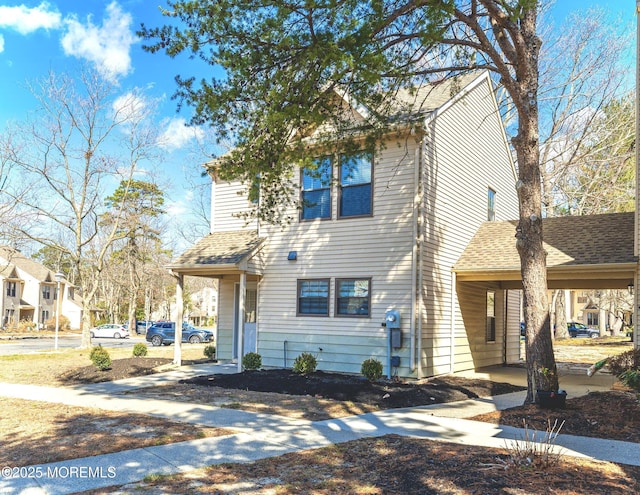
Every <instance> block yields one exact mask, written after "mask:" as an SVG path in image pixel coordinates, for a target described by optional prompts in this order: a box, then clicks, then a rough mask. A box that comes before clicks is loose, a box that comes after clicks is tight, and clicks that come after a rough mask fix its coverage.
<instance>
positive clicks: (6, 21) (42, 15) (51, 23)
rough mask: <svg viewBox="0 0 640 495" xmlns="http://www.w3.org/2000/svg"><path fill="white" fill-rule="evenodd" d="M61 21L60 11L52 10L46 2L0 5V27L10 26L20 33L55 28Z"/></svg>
mask: <svg viewBox="0 0 640 495" xmlns="http://www.w3.org/2000/svg"><path fill="white" fill-rule="evenodd" d="M61 22H62V16H61V15H60V12H58V11H56V10H52V9H51V8H50V5H49V4H48V3H47V2H42V3H41V4H40V5H38V6H37V7H27V6H26V5H18V6H17V7H7V6H0V28H10V29H13V30H15V31H18V32H19V33H20V34H29V33H32V32H33V31H36V30H38V29H56V28H58V27H60V25H61Z"/></svg>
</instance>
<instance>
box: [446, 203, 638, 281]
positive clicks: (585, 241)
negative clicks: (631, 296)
mask: <svg viewBox="0 0 640 495" xmlns="http://www.w3.org/2000/svg"><path fill="white" fill-rule="evenodd" d="M517 224H518V222H517V221H516V220H512V221H506V222H486V223H484V224H482V226H480V228H479V229H478V231H477V232H476V234H475V236H474V237H473V238H472V239H471V242H469V245H468V246H467V248H466V249H465V250H464V252H463V253H462V255H461V256H460V258H459V259H458V261H457V262H456V264H455V265H454V267H453V271H455V272H456V273H457V274H458V277H459V278H460V277H462V278H463V279H464V278H465V276H467V278H471V277H472V276H473V274H476V276H477V277H480V276H481V275H479V274H481V273H483V274H485V276H486V275H487V274H489V273H491V272H493V273H494V275H495V278H494V279H498V278H499V275H500V273H502V274H503V276H504V277H505V278H506V279H512V278H513V276H514V275H513V274H514V273H517V274H518V275H517V276H518V277H519V272H520V257H519V255H518V251H517V250H516V239H515V232H516V226H517ZM542 228H543V235H544V247H545V250H546V251H547V269H548V270H549V273H552V272H553V271H555V272H558V271H560V270H565V271H566V270H569V269H572V268H573V269H575V270H579V269H583V270H591V271H593V270H594V269H595V268H596V267H602V268H603V269H606V270H609V271H610V272H611V271H613V270H616V269H617V268H620V269H624V270H626V269H630V268H632V267H633V266H635V265H636V264H637V261H638V260H637V258H636V257H635V256H634V252H633V251H634V239H633V236H634V213H612V214H606V215H589V216H579V217H556V218H545V219H544V220H543V227H542ZM624 276H626V275H624ZM594 287H595V286H594Z"/></svg>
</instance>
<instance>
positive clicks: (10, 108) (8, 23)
mask: <svg viewBox="0 0 640 495" xmlns="http://www.w3.org/2000/svg"><path fill="white" fill-rule="evenodd" d="M159 5H164V2H163V0H158V2H150V1H149V0H119V1H111V2H107V1H98V0H83V1H77V0H49V1H41V0H36V1H27V0H23V1H20V0H17V1H11V0H0V131H1V130H2V129H3V128H4V127H5V125H6V123H7V122H8V121H11V120H15V121H20V120H23V119H24V117H25V115H26V114H27V112H29V111H30V110H33V109H35V107H36V102H35V100H34V98H33V96H32V95H31V93H30V92H29V91H28V90H27V88H26V83H27V82H28V81H33V80H35V79H37V78H41V77H44V76H46V74H47V72H48V71H49V70H53V71H55V72H65V71H70V72H73V71H77V70H78V68H79V66H80V64H81V63H88V64H90V65H92V66H94V67H95V68H97V69H98V70H100V71H102V73H103V74H104V75H105V76H106V77H109V78H111V79H112V80H114V81H117V84H118V87H119V88H120V89H121V90H122V93H123V94H125V93H126V92H128V91H130V90H131V89H133V88H144V89H145V91H146V93H147V94H148V95H149V96H150V97H153V98H157V99H158V101H159V108H158V110H159V115H158V124H159V125H160V126H161V132H163V133H165V134H164V135H165V137H166V138H167V140H168V142H170V143H171V146H167V147H166V154H165V156H166V161H165V163H163V164H162V167H161V171H162V173H163V174H164V175H165V179H166V180H167V181H168V182H170V183H172V184H174V186H175V187H173V188H172V189H171V190H170V191H168V195H169V208H170V211H171V212H172V213H173V214H174V215H180V214H183V213H184V212H187V211H188V210H189V202H190V200H191V199H192V195H193V187H192V186H191V185H189V186H187V187H181V184H184V183H185V179H184V178H185V177H186V176H189V177H191V178H192V180H195V181H198V180H199V181H200V182H201V183H202V182H206V179H197V177H198V176H199V173H200V170H201V169H200V166H199V165H200V163H202V161H204V155H202V156H200V157H198V156H197V155H194V153H193V149H194V147H195V144H196V142H197V140H198V139H200V140H201V141H206V136H205V134H204V131H203V130H202V129H187V128H186V127H185V126H184V123H185V122H186V121H187V120H188V119H189V109H188V108H184V109H183V110H182V111H181V112H180V113H179V114H177V113H176V102H175V101H173V100H171V99H170V97H171V95H172V94H173V93H174V91H175V89H176V87H175V82H174V77H175V75H177V74H181V75H184V76H190V75H196V76H202V75H204V76H207V75H210V74H211V68H209V67H206V66H205V65H204V64H203V63H202V62H199V61H197V60H192V59H189V58H188V57H186V56H182V57H177V58H175V59H170V58H169V57H167V56H166V55H164V54H163V53H157V54H153V55H152V54H148V53H145V52H144V51H143V50H142V43H141V41H140V40H139V39H137V37H136V35H135V31H136V30H137V29H138V28H139V26H140V24H141V23H145V24H146V25H147V26H160V25H162V24H164V23H166V18H164V17H163V16H162V15H161V14H160V11H159V8H158V6H159ZM590 5H600V6H602V7H604V8H605V9H607V10H608V11H610V14H609V15H610V18H612V19H613V18H614V17H617V16H623V17H624V19H625V20H626V21H628V22H629V23H635V16H634V10H635V2H634V1H633V0H614V1H597V0H557V2H556V3H555V5H554V7H553V11H552V14H553V17H554V19H555V20H556V21H558V24H559V23H560V21H561V20H563V19H564V18H565V16H566V15H567V14H568V13H569V12H572V11H576V10H585V9H586V8H587V7H588V6H590ZM633 25H635V24H633ZM188 150H191V152H188ZM213 151H214V150H213V149H211V152H213Z"/></svg>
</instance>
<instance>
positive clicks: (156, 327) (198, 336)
mask: <svg viewBox="0 0 640 495" xmlns="http://www.w3.org/2000/svg"><path fill="white" fill-rule="evenodd" d="M212 338H213V332H210V331H209V330H203V329H202V328H195V327H193V326H191V325H189V324H188V323H183V324H182V342H189V343H190V344H199V343H201V342H210V341H211V339H212ZM146 339H147V342H151V345H154V346H159V345H170V344H173V343H174V342H175V340H176V324H175V323H174V322H172V321H159V322H156V323H154V324H153V325H152V326H150V327H149V329H148V330H147V337H146Z"/></svg>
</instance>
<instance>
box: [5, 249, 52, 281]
mask: <svg viewBox="0 0 640 495" xmlns="http://www.w3.org/2000/svg"><path fill="white" fill-rule="evenodd" d="M0 258H2V259H4V260H5V261H6V263H9V264H12V265H14V266H16V267H18V268H19V269H21V270H24V271H25V272H26V273H28V274H29V275H31V276H32V277H33V278H35V279H37V280H39V281H40V282H55V274H54V273H53V272H52V271H51V270H49V269H48V268H47V267H46V266H44V265H43V264H41V263H38V262H37V261H36V260H33V259H31V258H28V257H27V256H25V255H24V254H22V253H21V252H20V251H18V250H17V249H14V248H12V247H9V246H0Z"/></svg>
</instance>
